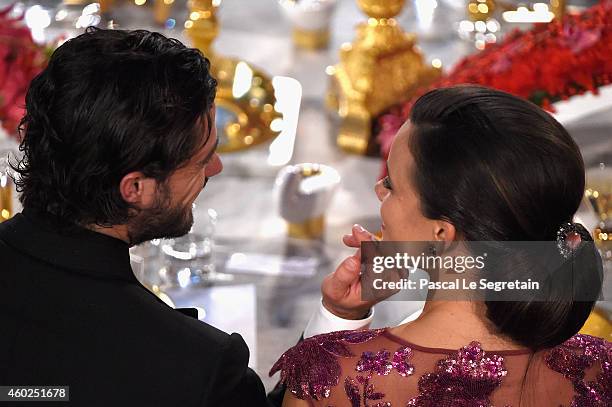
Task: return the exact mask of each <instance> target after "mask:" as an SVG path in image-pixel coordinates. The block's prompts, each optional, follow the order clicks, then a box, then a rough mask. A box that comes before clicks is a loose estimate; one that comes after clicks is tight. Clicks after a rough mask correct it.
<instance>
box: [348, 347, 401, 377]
mask: <svg viewBox="0 0 612 407" xmlns="http://www.w3.org/2000/svg"><path fill="white" fill-rule="evenodd" d="M389 356H391V354H390V353H389V352H388V351H386V350H384V349H383V350H381V351H380V352H376V353H374V352H363V354H362V355H361V359H359V361H358V362H357V367H355V370H357V371H358V372H368V376H369V377H371V376H372V373H376V374H377V375H379V376H386V375H388V374H389V372H390V371H391V369H392V368H393V365H392V364H391V361H390V360H389Z"/></svg>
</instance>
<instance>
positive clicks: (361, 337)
mask: <svg viewBox="0 0 612 407" xmlns="http://www.w3.org/2000/svg"><path fill="white" fill-rule="evenodd" d="M383 331H384V329H374V330H366V331H340V332H332V333H329V334H324V335H317V336H313V337H312V338H308V339H305V340H304V341H302V342H301V343H299V344H297V345H296V346H294V347H293V348H291V349H289V350H288V351H287V352H285V353H284V354H283V355H282V356H281V357H280V359H278V361H277V362H276V363H275V364H274V366H272V369H270V376H272V375H273V374H274V373H276V372H278V371H279V370H280V372H281V377H280V381H281V383H284V384H285V385H286V386H287V389H288V390H289V391H291V393H293V394H294V395H295V396H296V397H297V398H299V399H305V398H313V399H315V400H320V399H322V398H326V397H329V393H330V391H331V388H332V387H333V386H336V385H337V384H338V383H339V381H340V370H341V369H340V364H339V363H338V360H337V359H336V358H337V357H353V356H355V355H354V354H353V353H352V352H351V351H350V349H349V348H348V346H346V343H348V344H357V343H363V342H367V341H369V340H371V339H374V338H376V337H377V336H379V335H380V334H381V333H382V332H383Z"/></svg>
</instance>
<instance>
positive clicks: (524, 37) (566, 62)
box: [377, 0, 612, 173]
mask: <svg viewBox="0 0 612 407" xmlns="http://www.w3.org/2000/svg"><path fill="white" fill-rule="evenodd" d="M464 83H471V84H479V85H483V86H488V87H491V88H496V89H500V90H503V91H506V92H509V93H512V94H514V95H516V96H520V97H522V98H525V99H529V100H531V101H532V102H534V103H536V104H538V105H539V106H541V107H542V108H544V109H547V110H551V111H552V110H553V107H552V103H553V102H555V101H558V100H563V99H567V98H569V97H570V96H573V95H578V94H582V93H585V92H593V93H596V92H597V88H598V87H600V86H604V85H608V84H610V83H612V0H603V1H602V2H600V3H599V4H597V5H595V6H593V7H591V8H589V9H587V10H585V11H584V12H582V13H581V14H577V15H569V16H566V17H565V18H564V19H563V20H561V21H557V20H556V21H553V22H552V23H549V24H538V25H536V26H535V27H534V28H533V29H531V30H529V31H525V32H520V31H515V32H512V33H510V34H508V35H507V36H506V38H505V39H504V40H503V41H502V42H500V43H497V44H493V45H490V46H488V47H487V48H486V49H485V50H484V51H482V52H480V53H478V54H475V55H471V56H468V57H466V58H464V59H463V60H461V61H460V62H459V63H458V64H457V65H456V66H455V68H454V69H453V70H452V71H451V72H449V73H448V74H447V75H445V76H443V77H441V78H440V79H439V80H438V81H436V82H435V83H434V84H433V85H432V86H429V87H426V88H423V89H421V90H420V91H419V92H417V93H416V94H415V95H414V97H413V98H412V99H410V100H408V101H407V102H404V103H402V104H401V105H398V106H395V107H393V108H391V109H390V110H389V111H388V112H387V113H385V114H383V115H382V116H381V117H379V119H378V123H377V124H378V126H377V127H378V129H379V132H378V135H377V141H378V143H379V144H380V146H381V153H382V156H383V157H384V158H385V159H386V158H387V156H388V153H389V148H390V147H391V142H392V141H393V138H394V137H395V134H396V133H397V130H399V128H400V126H401V125H402V123H403V122H405V121H406V119H407V118H408V117H409V115H410V109H411V108H412V105H413V104H414V102H415V101H416V100H417V99H418V97H419V96H421V95H422V94H424V93H425V92H427V91H428V90H430V89H434V88H438V87H444V86H452V85H458V84H464ZM383 173H384V170H383Z"/></svg>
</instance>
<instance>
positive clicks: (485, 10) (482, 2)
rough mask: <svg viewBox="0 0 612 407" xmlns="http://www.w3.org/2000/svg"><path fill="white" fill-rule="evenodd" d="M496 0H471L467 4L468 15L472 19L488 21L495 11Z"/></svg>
mask: <svg viewBox="0 0 612 407" xmlns="http://www.w3.org/2000/svg"><path fill="white" fill-rule="evenodd" d="M495 8H496V7H495V0H470V1H469V2H468V5H467V9H468V16H469V18H470V20H472V21H485V22H486V21H487V20H488V19H489V18H491V17H492V16H493V12H494V11H495Z"/></svg>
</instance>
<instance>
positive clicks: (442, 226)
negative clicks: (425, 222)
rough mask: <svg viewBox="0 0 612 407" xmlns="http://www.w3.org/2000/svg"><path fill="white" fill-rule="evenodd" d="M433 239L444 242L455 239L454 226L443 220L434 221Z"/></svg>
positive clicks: (455, 231)
mask: <svg viewBox="0 0 612 407" xmlns="http://www.w3.org/2000/svg"><path fill="white" fill-rule="evenodd" d="M433 240H434V241H438V242H446V243H452V242H453V241H455V240H457V230H456V229H455V226H454V225H453V224H452V223H450V222H447V221H445V220H436V221H434V230H433Z"/></svg>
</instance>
